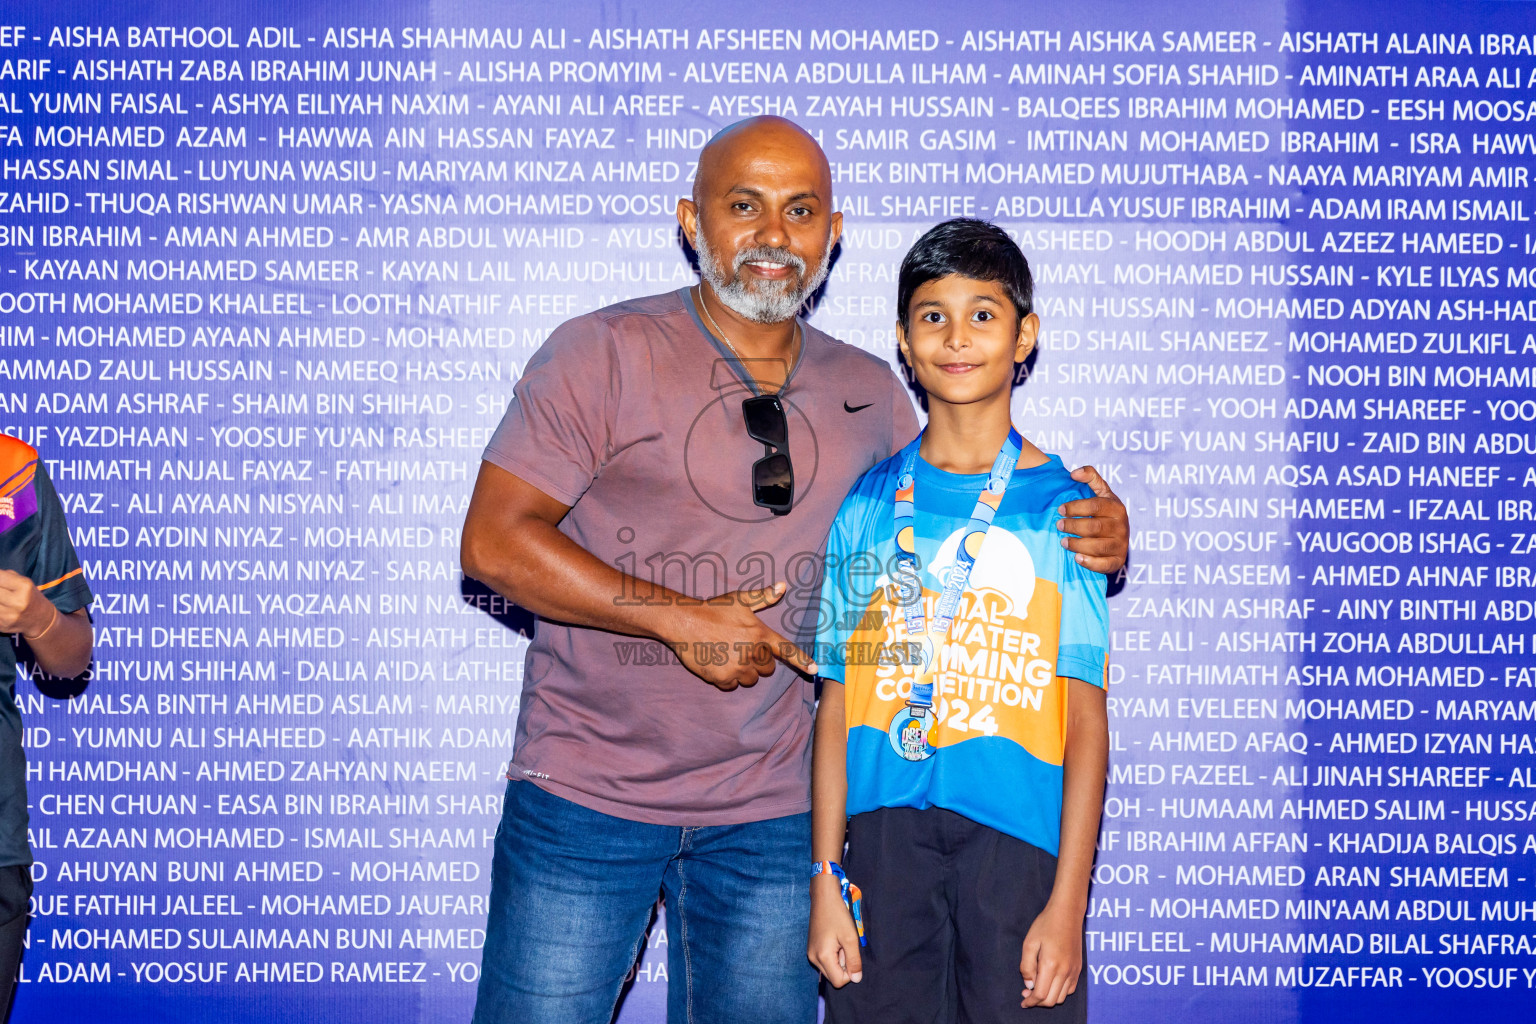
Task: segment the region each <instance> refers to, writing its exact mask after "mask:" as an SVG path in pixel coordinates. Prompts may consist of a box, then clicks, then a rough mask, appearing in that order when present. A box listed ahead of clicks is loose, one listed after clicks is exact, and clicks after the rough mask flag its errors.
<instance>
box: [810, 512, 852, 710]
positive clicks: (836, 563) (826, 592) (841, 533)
mask: <svg viewBox="0 0 1536 1024" xmlns="http://www.w3.org/2000/svg"><path fill="white" fill-rule="evenodd" d="M853 500H854V498H853V496H852V495H849V496H848V497H847V498H844V499H843V506H842V508H841V509H839V510H838V513H837V518H836V519H834V520H832V528H831V529H830V530H829V531H828V532H827V546H826V560H825V561H824V562H823V563H822V574H821V596H820V598H819V599H818V602H817V611H816V636H815V643H816V650H815V653H814V654H813V657H815V659H816V667H817V669H818V670H819V671H818V674H819V675H820V676H821V677H822V678H823V679H830V680H832V681H833V682H835V683H841V682H845V681H846V678H845V677H846V674H847V668H846V666H845V665H844V664H843V659H842V657H840V656H839V653H838V652H840V651H841V650H843V647H842V645H843V644H845V643H847V641H848V637H849V636H850V635H851V634H852V632H853V630H852V629H849V628H846V627H848V626H849V625H850V623H849V622H848V612H849V610H850V609H851V607H852V606H851V605H850V603H849V601H848V597H847V578H848V552H849V548H850V544H849V540H848V527H847V518H848V513H849V505H850V503H851V502H853Z"/></svg>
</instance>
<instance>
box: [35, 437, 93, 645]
mask: <svg viewBox="0 0 1536 1024" xmlns="http://www.w3.org/2000/svg"><path fill="white" fill-rule="evenodd" d="M32 486H33V488H34V489H35V491H36V494H37V517H38V532H37V547H36V549H34V551H33V554H32V564H31V567H30V568H29V570H28V573H27V575H28V576H30V577H31V578H32V582H33V583H34V584H36V586H37V589H39V590H41V591H42V592H43V596H44V597H46V598H48V600H50V601H52V602H53V604H54V607H56V608H58V610H59V612H60V614H63V615H68V614H69V613H71V612H75V611H79V610H80V609H81V608H85V607H87V606H89V605H90V603H91V588H90V586H89V584H87V583H86V580H85V572H84V570H83V569H82V568H81V567H80V558H79V556H78V555H77V554H76V553H75V545H74V542H73V541H71V540H70V539H69V527H68V525H67V524H66V523H65V522H64V506H63V505H62V504H61V503H60V502H59V496H58V492H56V491H55V490H54V489H53V481H51V480H49V479H48V470H47V467H46V466H44V464H43V461H42V460H41V459H39V460H38V462H37V475H36V476H35V477H34V478H33V481H32Z"/></svg>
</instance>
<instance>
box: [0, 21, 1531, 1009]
mask: <svg viewBox="0 0 1536 1024" xmlns="http://www.w3.org/2000/svg"><path fill="white" fill-rule="evenodd" d="M6 16H7V17H6V18H5V19H4V20H5V21H7V22H8V24H7V25H5V26H0V101H3V102H0V111H3V116H0V143H3V146H0V150H3V151H0V178H3V186H0V187H3V189H4V190H5V191H3V192H0V252H3V258H0V265H3V268H4V276H3V278H0V429H4V430H5V431H6V432H9V433H14V434H17V435H18V436H20V437H22V438H24V439H26V440H28V441H29V442H31V443H33V444H34V445H36V446H37V447H38V448H39V449H40V450H42V452H43V453H44V455H45V457H46V458H47V460H48V465H49V468H50V471H51V472H52V474H53V479H54V481H55V483H56V484H57V486H58V489H59V490H60V492H61V494H62V495H63V497H64V500H65V503H66V508H67V512H68V514H69V518H70V522H71V525H72V532H73V534H74V536H75V538H76V543H77V546H78V547H79V550H80V553H81V556H82V558H83V559H85V560H86V565H87V572H88V575H89V577H90V581H91V586H92V587H93V589H94V590H95V592H96V594H97V596H98V601H97V604H96V605H95V606H94V607H93V609H92V614H93V618H94V621H95V623H96V630H97V632H96V637H97V639H96V644H97V648H96V662H95V667H94V670H93V673H92V675H91V678H90V679H89V684H88V685H87V686H85V688H84V689H83V691H82V692H78V693H77V694H75V695H73V696H72V695H71V694H72V693H75V691H76V690H78V689H79V687H78V686H76V687H74V688H70V687H68V686H61V684H58V683H56V682H54V681H49V680H44V679H36V680H33V679H31V678H30V675H29V674H24V677H23V680H22V682H21V684H20V685H19V686H18V700H19V701H20V702H21V703H22V707H23V712H24V714H25V717H26V720H27V723H28V726H29V729H28V745H29V750H28V759H29V768H28V772H29V786H30V794H31V815H32V821H31V837H32V845H33V848H34V850H35V853H36V857H37V861H38V863H37V867H36V869H35V874H36V879H37V892H36V898H35V902H34V914H35V917H34V919H33V923H32V927H31V937H30V947H29V949H28V950H27V954H26V959H25V963H24V968H23V969H24V974H25V981H24V984H23V985H22V987H21V990H20V992H19V994H18V997H17V1012H16V1019H17V1020H19V1021H57V1020H61V1019H63V1020H74V1019H85V1017H86V1015H87V1014H111V1015H112V1017H113V1019H116V1020H131V1021H159V1020H167V1021H170V1020H192V1019H218V1020H228V1021H253V1022H254V1021H258V1020H263V1021H264V1020H268V1019H271V1018H272V1017H274V1016H277V1017H281V1018H287V1017H291V1016H297V1015H300V1014H302V1015H303V1016H304V1017H305V1018H306V1019H309V1020H315V1021H341V1020H352V1019H362V1018H364V1017H366V1018H368V1019H376V1020H389V1021H416V1020H420V1021H429V1020H430V1021H452V1020H466V1019H468V1015H469V1012H470V1008H471V1005H472V1001H473V993H474V985H475V982H476V980H477V978H478V972H479V961H480V946H481V943H482V941H483V936H484V931H483V928H484V923H485V920H484V919H485V900H486V893H487V890H488V865H489V856H490V842H491V838H492V836H493V834H494V830H495V827H496V822H497V818H498V814H499V807H500V796H501V791H502V786H503V782H502V780H501V774H502V766H503V765H504V763H505V760H506V758H507V756H508V755H509V753H510V748H511V732H512V726H513V723H514V720H515V715H516V709H517V702H518V694H519V685H520V679H521V671H522V654H523V649H524V646H525V642H526V641H525V630H526V628H527V624H526V622H524V621H522V620H521V619H520V618H519V617H518V616H517V615H516V614H515V611H514V610H512V609H508V608H507V607H506V606H505V605H504V603H503V602H502V601H501V599H500V598H499V597H496V596H494V595H492V594H490V593H488V592H486V591H484V590H483V589H482V588H480V587H478V586H477V585H475V584H473V583H469V582H466V581H465V580H464V579H463V577H462V574H461V572H460V570H459V567H458V564H457V553H458V533H459V528H460V524H461V522H462V518H463V512H464V509H465V506H466V503H467V498H468V494H469V491H470V487H471V484H472V482H473V479H474V476H475V473H476V470H477V467H478V463H479V453H480V450H481V448H482V447H483V445H484V442H485V440H486V438H487V436H488V434H489V432H490V430H491V429H492V428H493V427H494V426H495V424H496V422H497V420H498V418H499V416H500V414H501V412H502V410H503V408H504V407H505V404H506V401H507V399H508V397H509V395H510V392H511V387H512V384H513V383H514V382H515V381H516V380H517V376H518V373H519V371H520V369H521V367H522V366H523V365H524V364H525V363H526V360H527V359H528V357H529V356H530V355H531V354H532V353H533V352H534V351H535V350H536V349H537V348H538V346H539V344H540V343H541V342H542V341H543V339H544V338H545V337H546V336H547V335H548V332H549V331H550V330H551V329H552V328H553V327H555V326H556V325H558V324H559V323H560V322H561V321H563V320H564V319H566V318H568V317H570V316H572V315H575V314H578V313H581V312H584V311H587V310H590V309H594V308H597V307H599V306H602V305H605V304H607V303H610V302H613V301H616V300H618V299H621V298H626V297H629V296H634V295H643V294H649V293H653V292H657V291H662V290H668V289H675V288H677V287H680V286H682V285H684V284H686V283H689V282H690V281H691V280H693V277H692V273H691V271H690V269H689V267H688V264H687V262H686V260H685V259H684V256H683V254H682V252H681V250H680V248H679V245H678V241H677V236H676V231H675V224H674V220H673V216H672V210H673V207H674V205H675V201H676V199H677V197H678V196H679V195H681V194H684V193H685V192H686V191H687V190H688V189H689V184H688V182H689V176H690V174H691V171H692V167H693V159H694V156H695V154H696V152H697V150H698V148H699V147H700V145H701V144H702V143H703V141H704V140H705V139H706V138H707V137H708V136H709V135H710V133H712V132H713V131H714V130H716V129H717V128H719V127H721V126H723V125H725V124H728V123H730V122H732V121H735V120H738V119H740V118H741V117H744V116H748V115H751V114H757V113H781V114H784V115H786V116H789V117H791V118H793V119H795V120H797V121H798V122H799V123H801V124H803V125H805V126H806V127H807V128H808V129H810V130H811V131H813V132H814V133H815V134H816V135H817V137H818V138H819V139H820V140H821V141H822V144H823V146H824V148H825V149H826V151H827V154H828V156H829V158H830V160H831V161H832V165H833V170H834V176H835V179H836V189H837V203H838V206H839V208H840V209H842V210H843V211H844V215H845V217H846V218H847V224H848V232H847V235H846V236H845V239H844V243H843V245H842V250H841V254H840V258H839V260H838V262H837V265H836V267H835V269H834V272H833V274H832V278H831V282H830V285H829V287H828V289H827V294H826V298H825V300H824V302H823V303H822V304H821V306H820V308H819V309H817V311H816V313H815V322H816V323H817V324H818V325H819V326H821V327H822V328H823V329H825V330H827V331H829V332H831V333H832V334H834V335H836V336H838V337H840V338H843V339H844V340H846V341H849V342H851V343H854V344H857V345H860V346H862V347H865V348H867V349H869V350H871V351H875V352H878V353H880V354H882V355H884V356H886V357H888V358H892V359H894V356H895V353H894V338H893V330H892V321H893V310H892V303H893V298H894V291H895V282H894V268H895V267H896V265H897V263H898V262H899V260H900V257H901V255H902V253H903V252H904V251H905V248H906V247H907V245H909V244H910V242H911V241H912V240H913V238H915V237H916V235H917V234H918V233H920V232H921V231H922V230H923V229H925V228H926V227H927V226H929V225H931V224H932V223H934V222H936V221H937V220H940V219H943V218H945V217H949V216H955V215H972V216H979V217H985V218H988V219H992V220H996V221H997V222H999V223H1001V224H1003V225H1004V226H1006V227H1007V228H1009V229H1010V230H1011V231H1014V232H1016V233H1017V237H1018V238H1019V241H1020V243H1021V244H1022V246H1023V247H1024V249H1025V251H1026V253H1027V254H1028V255H1029V257H1030V259H1031V261H1032V262H1033V264H1034V265H1035V267H1036V271H1037V274H1038V279H1039V300H1040V306H1039V311H1040V313H1041V317H1042V320H1043V322H1044V335H1043V338H1044V340H1043V345H1042V349H1043V351H1042V353H1041V355H1040V357H1039V359H1038V363H1037V365H1036V368H1035V372H1034V377H1033V379H1032V380H1031V381H1030V382H1029V383H1028V384H1027V385H1026V386H1024V387H1023V388H1021V389H1019V391H1018V392H1017V396H1016V409H1015V412H1016V421H1017V422H1018V423H1019V425H1020V426H1021V428H1022V429H1023V430H1025V432H1026V433H1027V434H1028V435H1029V436H1030V437H1032V438H1033V439H1034V440H1036V442H1037V443H1039V444H1040V445H1041V446H1042V447H1043V448H1046V449H1048V450H1052V451H1056V452H1059V453H1061V454H1062V455H1063V456H1064V458H1065V459H1066V460H1067V462H1068V463H1073V464H1081V463H1086V462H1092V463H1093V464H1095V465H1097V466H1098V467H1099V469H1100V470H1101V471H1102V472H1103V473H1104V474H1105V475H1106V476H1107V477H1108V478H1109V479H1110V481H1111V482H1112V483H1113V485H1114V486H1115V488H1116V490H1117V491H1118V492H1119V493H1120V494H1122V495H1123V496H1124V497H1125V498H1126V501H1127V504H1128V505H1129V507H1130V509H1131V515H1132V520H1133V526H1134V531H1135V537H1134V544H1133V553H1132V559H1131V564H1130V566H1129V567H1128V569H1127V572H1126V573H1125V575H1124V576H1123V578H1121V579H1119V580H1117V581H1116V582H1115V584H1114V586H1113V587H1112V593H1113V597H1112V599H1111V610H1112V614H1113V626H1114V646H1115V655H1114V667H1113V671H1112V687H1111V690H1110V693H1111V698H1110V709H1111V717H1112V723H1111V724H1112V733H1113V750H1114V752H1113V754H1112V762H1113V763H1112V766H1111V773H1112V778H1111V783H1110V793H1109V800H1108V803H1107V805H1106V814H1105V820H1104V825H1103V832H1102V837H1101V842H1100V853H1099V860H1098V867H1097V870H1096V873H1095V878H1096V885H1095V888H1094V892H1093V900H1092V908H1091V916H1090V919H1089V923H1088V926H1089V933H1088V953H1087V956H1088V963H1089V967H1088V970H1089V976H1090V985H1091V986H1092V989H1093V998H1092V1005H1093V1010H1092V1014H1093V1017H1094V1019H1096V1020H1101V1021H1108V1020H1116V1019H1136V1020H1155V1019H1169V1018H1172V1017H1173V1016H1175V1015H1177V1016H1178V1018H1179V1019H1180V1020H1184V1021H1212V1022H1214V1021H1225V1020H1230V1019H1233V1018H1234V1017H1235V1016H1236V1015H1238V1014H1243V1015H1245V1016H1248V1017H1249V1018H1251V1019H1264V1020H1276V1021H1284V1020H1299V1019H1315V1020H1329V1021H1343V1020H1364V1019H1370V1020H1378V1019H1384V1018H1386V1017H1391V1018H1392V1019H1398V1020H1439V1019H1442V1018H1444V1017H1445V1016H1446V1015H1448V1014H1456V1013H1461V1012H1466V1011H1472V1012H1477V1013H1484V1014H1491V1015H1492V1016H1491V1017H1490V1018H1489V1019H1511V1018H1512V1017H1513V1016H1514V1014H1515V1012H1516V1008H1517V1007H1521V1006H1528V1005H1529V1003H1530V999H1531V991H1530V990H1531V988H1532V985H1533V984H1536V957H1533V956H1532V955H1531V954H1532V949H1533V945H1536V926H1533V922H1536V893H1533V888H1532V881H1533V873H1536V859H1533V854H1536V837H1533V834H1532V827H1531V817H1532V815H1533V813H1536V800H1533V799H1532V798H1531V797H1530V796H1529V795H1528V789H1529V787H1530V786H1531V785H1532V782H1533V770H1536V757H1533V755H1536V741H1533V739H1532V736H1531V733H1532V730H1531V721H1532V718H1533V717H1536V693H1533V688H1536V668H1533V667H1532V666H1533V664H1536V662H1533V659H1532V657H1531V654H1532V650H1531V648H1532V645H1533V644H1536V632H1533V629H1532V626H1531V623H1532V618H1533V605H1532V599H1531V598H1532V589H1533V588H1532V584H1533V579H1532V576H1533V565H1536V560H1533V552H1536V541H1533V537H1536V503H1533V501H1536V489H1533V485H1536V469H1533V468H1532V458H1531V456H1532V454H1533V453H1536V432H1533V427H1532V422H1533V420H1536V392H1533V385H1536V376H1533V374H1536V357H1533V356H1536V338H1533V334H1532V327H1531V321H1532V316H1533V312H1536V292H1533V289H1532V287H1531V266H1532V254H1533V253H1536V234H1533V233H1532V229H1531V225H1530V218H1531V216H1532V214H1533V211H1536V196H1533V194H1532V190H1531V180H1530V179H1531V168H1532V164H1533V154H1536V135H1533V133H1532V129H1531V126H1530V119H1531V117H1532V112H1533V101H1536V56H1533V53H1536V17H1533V13H1532V8H1531V6H1530V5H1528V4H1524V3H1471V2H1467V3H1439V4H1419V3H1409V2H1395V3H1390V4H1365V3H1354V4H1337V3H1334V4H1310V3H1288V4H1287V3H1276V2H1268V0H1265V2H1249V3H1231V2H1210V0H1206V2H1201V3H1182V2H1165V3H1159V4H1155V5H1141V6H1140V7H1137V8H1134V9H1133V8H1131V7H1128V6H1126V5H1119V4H1111V3H1106V2H1102V0H1094V2H1088V3H1075V4H1069V5H1058V6H1055V7H1050V6H1047V7H1044V8H1042V7H1039V6H1038V5H1037V6H1032V7H1030V8H1027V9H1026V8H1021V7H1019V6H1018V5H1015V4H1008V3H982V2H965V3H961V4H955V5H949V6H948V7H946V8H944V9H942V10H939V9H936V8H935V7H934V6H933V5H932V4H921V3H914V2H908V0H891V2H886V3H882V4H879V5H877V6H872V7H870V8H868V9H861V10H857V11H855V10H852V9H845V8H839V7H837V6H835V5H834V6H829V5H826V4H813V3H804V2H797V0H791V2H787V3H781V4H776V5H773V6H771V7H763V6H762V5H754V4H741V3H733V2H732V3H719V4H709V5H705V4H697V3H685V2H674V3H670V4H666V5H661V4H638V3H589V2H572V3H564V4H559V5H547V4H538V5H534V4H526V3H516V4H507V3H489V2H480V0H465V2H459V3H451V4H450V3H417V2H401V3H395V4H390V5H387V6H381V5H378V4H363V3H356V2H352V0H346V2H332V3H327V4H323V5H322V4H316V5H304V6H298V5H272V4H256V3H243V2H229V0H226V2H221V3H213V4H203V5H196V6H189V5H185V4H170V3H162V4H149V3H119V4H115V5H111V6H106V5H100V4H90V3H80V2H77V0H64V2H61V3H50V4H39V3H13V4H10V5H8V6H7V10H6ZM666 950H667V946H666V935H665V932H664V930H663V929H662V928H661V927H659V926H658V927H657V928H656V929H655V930H654V931H653V932H652V935H651V938H650V941H649V943H648V944H647V948H646V950H645V953H644V955H643V957H642V959H641V962H640V963H639V964H638V965H637V970H636V974H635V979H634V985H633V987H632V989H631V991H630V992H629V995H628V998H627V1000H626V1002H625V1004H624V1008H623V1011H622V1014H621V1017H622V1019H623V1020H624V1021H626V1022H637V1024H638V1022H659V1021H661V1020H662V1019H663V1017H664V996H665V985H666V980H667V979H666V961H665V958H666Z"/></svg>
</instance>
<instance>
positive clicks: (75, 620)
mask: <svg viewBox="0 0 1536 1024" xmlns="http://www.w3.org/2000/svg"><path fill="white" fill-rule="evenodd" d="M43 600H44V601H47V598H43ZM50 604H51V602H50ZM47 614H48V616H49V617H50V618H51V617H52V616H53V612H47ZM91 639H92V638H91V620H90V619H89V618H88V617H87V616H86V614H85V609H83V608H82V609H79V610H77V611H73V612H69V613H68V614H65V613H64V612H60V613H59V617H58V620H57V621H56V622H54V624H53V625H52V626H51V627H50V628H49V629H48V632H46V633H44V634H43V635H42V636H41V637H39V638H37V639H36V640H28V641H27V646H28V647H31V648H32V656H33V657H34V658H36V659H37V664H38V666H39V667H40V668H42V669H43V671H45V672H47V673H48V674H50V675H55V676H63V677H64V678H66V679H72V678H74V677H75V676H78V675H79V674H80V673H82V672H84V671H85V670H86V669H87V668H89V667H90V664H91Z"/></svg>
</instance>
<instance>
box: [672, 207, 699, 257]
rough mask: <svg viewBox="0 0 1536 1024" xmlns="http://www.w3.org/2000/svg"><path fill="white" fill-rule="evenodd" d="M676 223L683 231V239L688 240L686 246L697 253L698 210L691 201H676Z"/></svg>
mask: <svg viewBox="0 0 1536 1024" xmlns="http://www.w3.org/2000/svg"><path fill="white" fill-rule="evenodd" d="M677 223H678V225H679V226H680V227H681V228H682V229H683V237H684V238H686V239H688V244H689V245H691V246H693V248H694V251H698V248H699V247H698V245H697V244H696V243H695V241H694V240H695V239H696V238H698V236H699V208H698V207H697V206H695V205H694V202H693V200H692V199H686V198H685V199H679V200H678V201H677Z"/></svg>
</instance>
